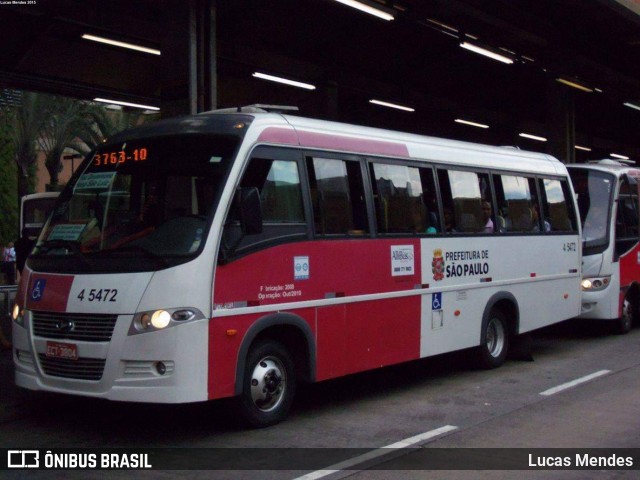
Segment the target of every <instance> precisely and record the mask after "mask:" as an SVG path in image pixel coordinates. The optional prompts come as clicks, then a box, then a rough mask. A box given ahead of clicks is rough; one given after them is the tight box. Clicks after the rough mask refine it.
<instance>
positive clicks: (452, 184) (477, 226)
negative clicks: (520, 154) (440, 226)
mask: <svg viewBox="0 0 640 480" xmlns="http://www.w3.org/2000/svg"><path fill="white" fill-rule="evenodd" d="M438 181H439V182H440V191H441V193H442V202H443V210H444V220H445V230H446V231H447V232H450V233H493V232H495V231H496V229H495V221H494V219H493V208H492V200H491V188H490V184H489V176H488V175H487V174H483V173H482V174H478V173H475V172H465V171H458V170H438ZM486 207H488V208H486ZM483 208H484V210H483Z"/></svg>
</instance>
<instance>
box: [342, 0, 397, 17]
mask: <svg viewBox="0 0 640 480" xmlns="http://www.w3.org/2000/svg"><path fill="white" fill-rule="evenodd" d="M335 1H336V2H338V3H342V4H343V5H347V6H348V7H351V8H355V9H357V10H360V11H361V12H365V13H368V14H369V15H373V16H374V17H378V18H381V19H382V20H387V21H389V20H393V18H394V17H393V15H391V14H390V13H387V12H384V11H382V10H380V9H378V8H375V7H372V6H371V5H367V4H365V3H363V2H358V1H356V0H335Z"/></svg>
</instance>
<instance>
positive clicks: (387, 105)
mask: <svg viewBox="0 0 640 480" xmlns="http://www.w3.org/2000/svg"><path fill="white" fill-rule="evenodd" d="M369 103H373V104H375V105H381V106H383V107H389V108H395V109H397V110H404V111H405V112H415V111H416V109H415V108H411V107H405V106H402V105H398V104H396V103H389V102H383V101H382V100H374V99H372V100H369Z"/></svg>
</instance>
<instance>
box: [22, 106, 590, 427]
mask: <svg viewBox="0 0 640 480" xmlns="http://www.w3.org/2000/svg"><path fill="white" fill-rule="evenodd" d="M579 228H580V227H579V224H578V220H577V216H576V206H575V200H574V195H573V191H572V187H571V183H570V181H569V177H568V174H567V169H566V168H565V167H564V165H563V164H562V163H560V162H559V161H557V160H555V159H554V158H552V157H549V156H547V155H543V154H538V153H531V152H524V151H520V150H516V149H509V148H499V147H488V146H483V145H476V144H471V143H464V142H459V141H450V140H444V139H439V138H432V137H426V136H419V135H412V134H404V133H398V132H392V131H386V130H380V129H374V128H365V127H358V126H353V125H345V124H340V123H333V122H327V121H320V120H311V119H306V118H300V117H296V116H290V115H285V114H280V113H273V112H266V111H263V110H261V109H257V108H255V107H252V108H247V107H245V108H241V109H238V110H237V111H235V110H234V113H229V112H228V111H223V112H219V111H218V112H208V113H203V114H199V115H195V116H189V117H185V118H178V119H169V120H165V121H161V122H158V123H155V124H151V125H147V126H141V127H139V128H137V129H134V130H130V131H128V132H125V133H121V134H118V135H115V136H114V137H112V138H110V139H109V140H108V141H107V142H105V143H104V144H102V145H100V146H99V147H98V148H97V150H96V151H94V152H92V153H90V154H89V155H88V156H87V158H86V159H85V161H84V163H83V164H82V166H81V167H80V168H79V169H78V170H77V172H76V173H75V175H74V177H73V178H72V179H71V181H70V182H69V184H68V185H67V187H66V189H65V190H64V191H63V192H62V194H61V197H60V201H59V203H58V204H57V206H56V208H55V211H54V212H53V213H52V215H51V216H50V218H49V220H48V221H47V223H46V225H45V227H44V229H43V231H42V234H41V235H40V237H39V239H38V243H37V247H36V249H35V251H34V253H33V255H32V256H31V257H30V258H29V260H28V262H27V265H26V270H25V273H26V274H25V275H24V276H23V280H22V283H21V284H20V287H19V292H18V296H17V302H16V304H15V308H14V314H13V319H14V323H13V326H14V328H13V345H14V360H15V369H16V383H17V384H18V385H19V386H21V387H25V388H28V389H32V390H46V391H50V392H59V393H65V394H75V395H85V396H92V397H99V398H105V399H110V400H123V401H139V402H166V403H180V402H196V401H202V400H209V399H219V398H224V397H237V405H238V406H239V412H240V414H241V415H242V416H243V417H244V418H245V419H246V420H247V421H248V422H249V423H250V424H251V425H254V426H264V425H269V424H273V423H275V422H278V421H280V420H282V419H283V418H284V417H285V416H286V414H287V412H288V411H289V408H290V406H291V404H292V401H293V398H294V394H295V391H296V385H297V384H298V383H299V382H301V381H306V382H319V381H322V380H326V379H330V378H335V377H340V376H343V375H349V374H353V373H356V372H361V371H365V370H370V369H376V368H379V367H384V366H386V365H392V364H398V363H401V362H407V361H410V360H415V359H420V358H424V357H428V356H432V355H438V354H441V353H445V352H451V351H454V350H460V349H467V348H473V349H475V350H474V351H475V356H474V358H475V362H476V363H477V365H479V366H483V367H489V368H491V367H497V366H499V365H500V364H502V363H503V362H504V361H505V358H506V355H507V351H508V348H509V344H510V342H511V341H512V340H513V338H514V337H515V336H516V335H518V334H521V333H524V332H529V331H532V330H535V329H538V328H541V327H544V326H546V325H550V324H553V323H556V322H560V321H562V320H565V319H568V318H571V317H575V316H576V315H578V314H579V313H580V304H581V296H580V294H581V291H580V281H581V272H580V248H581V242H580V230H579Z"/></svg>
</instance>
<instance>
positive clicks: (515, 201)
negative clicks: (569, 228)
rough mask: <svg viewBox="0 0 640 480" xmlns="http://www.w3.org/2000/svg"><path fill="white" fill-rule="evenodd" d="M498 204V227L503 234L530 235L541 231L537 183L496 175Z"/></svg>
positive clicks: (494, 180) (494, 181)
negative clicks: (536, 199)
mask: <svg viewBox="0 0 640 480" xmlns="http://www.w3.org/2000/svg"><path fill="white" fill-rule="evenodd" d="M493 185H494V186H495V189H496V199H497V202H498V213H497V219H498V226H499V229H500V231H501V232H519V233H523V232H525V233H528V232H534V231H539V230H540V223H539V219H538V212H537V209H536V205H535V203H536V202H535V195H536V190H535V182H534V180H533V179H531V178H526V177H518V176H514V175H494V176H493Z"/></svg>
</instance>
